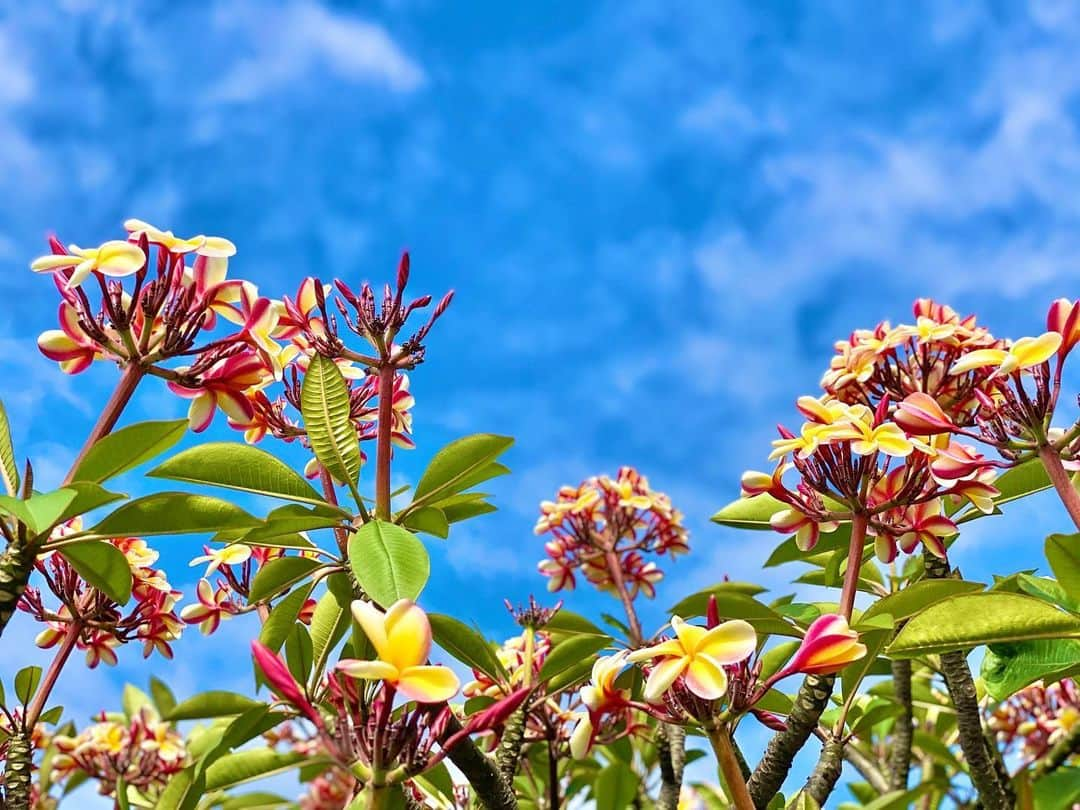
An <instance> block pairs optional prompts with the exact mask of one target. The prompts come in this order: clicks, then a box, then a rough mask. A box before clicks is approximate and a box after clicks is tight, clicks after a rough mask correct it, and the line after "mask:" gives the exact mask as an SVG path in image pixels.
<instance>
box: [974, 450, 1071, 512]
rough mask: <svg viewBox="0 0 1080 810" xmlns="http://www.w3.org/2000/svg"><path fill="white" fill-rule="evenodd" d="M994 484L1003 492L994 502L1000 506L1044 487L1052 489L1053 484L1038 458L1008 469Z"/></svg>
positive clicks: (1040, 490) (1039, 490)
mask: <svg viewBox="0 0 1080 810" xmlns="http://www.w3.org/2000/svg"><path fill="white" fill-rule="evenodd" d="M993 484H994V487H995V488H996V489H997V491H998V492H1000V493H1001V494H1000V495H998V496H997V497H996V498H994V503H995V504H996V505H998V506H1001V504H1003V503H1008V502H1009V501H1015V500H1017V499H1019V498H1023V497H1024V496H1026V495H1033V494H1034V493H1036V492H1042V491H1043V490H1044V489H1050V487H1052V486H1053V484H1052V483H1051V481H1050V476H1049V475H1048V474H1047V472H1046V468H1045V467H1044V466H1043V463H1042V461H1041V460H1040V459H1038V458H1031V459H1028V460H1027V461H1024V462H1022V463H1020V464H1017V465H1016V466H1015V467H1013V468H1011V469H1009V470H1006V471H1005V472H1003V473H1002V474H1001V475H999V476H998V477H997V478H995V479H994V481H993ZM979 514H982V513H981V512H980V513H979Z"/></svg>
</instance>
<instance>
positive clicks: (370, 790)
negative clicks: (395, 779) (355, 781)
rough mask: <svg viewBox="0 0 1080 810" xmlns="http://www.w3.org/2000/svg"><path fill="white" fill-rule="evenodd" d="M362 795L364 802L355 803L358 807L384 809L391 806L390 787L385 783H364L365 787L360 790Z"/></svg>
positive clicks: (369, 809) (370, 809)
mask: <svg viewBox="0 0 1080 810" xmlns="http://www.w3.org/2000/svg"><path fill="white" fill-rule="evenodd" d="M360 796H361V797H362V798H363V802H361V803H360V804H357V805H355V806H356V807H365V808H367V810H384V808H388V807H390V806H391V804H390V789H389V788H387V787H385V786H383V785H376V784H374V783H372V782H368V783H367V784H366V785H364V789H363V790H362V791H360ZM350 806H353V805H350Z"/></svg>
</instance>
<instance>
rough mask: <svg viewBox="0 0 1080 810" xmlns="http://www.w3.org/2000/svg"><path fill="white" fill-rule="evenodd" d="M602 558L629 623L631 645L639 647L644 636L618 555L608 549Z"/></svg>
mask: <svg viewBox="0 0 1080 810" xmlns="http://www.w3.org/2000/svg"><path fill="white" fill-rule="evenodd" d="M604 560H605V561H606V562H607V567H608V573H609V574H611V580H612V582H614V583H615V592H616V593H617V594H618V595H619V599H620V601H622V604H623V609H624V610H625V611H626V620H627V622H629V624H630V641H631V643H632V644H633V646H635V647H640V646H641V644H642V642H643V641H644V640H645V637H644V635H643V634H642V632H641V622H640V621H638V617H637V611H636V610H634V600H633V599H631V598H630V594H629V592H628V591H627V590H626V583H625V582H624V581H623V576H622V566H621V565H620V564H619V555H618V554H616V553H615V551H614V549H608V550H607V551H605V552H604Z"/></svg>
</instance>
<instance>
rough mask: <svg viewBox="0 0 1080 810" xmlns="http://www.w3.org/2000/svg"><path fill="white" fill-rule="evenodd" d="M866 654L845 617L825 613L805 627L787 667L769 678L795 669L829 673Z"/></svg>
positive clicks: (864, 647) (778, 676)
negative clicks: (799, 642)
mask: <svg viewBox="0 0 1080 810" xmlns="http://www.w3.org/2000/svg"><path fill="white" fill-rule="evenodd" d="M865 655H866V645H865V644H861V643H859V634H858V633H856V632H855V631H854V630H852V629H851V628H850V627H848V623H847V619H845V618H844V617H843V616H841V615H839V614H837V613H826V614H824V615H822V616H819V617H818V618H817V619H815V620H814V623H813V624H811V625H810V627H809V628H807V630H806V635H805V636H803V640H802V643H801V644H800V645H799V649H798V650H796V652H795V655H794V656H792V658H791V660H790V661H789V662H788V664H787V666H786V667H784V668H783V669H782V670H781V671H780V672H778V673H777V674H776V675H774V676H773V677H772V678H770V679H769V680H770V682H775V681H778V680H780V679H781V678H785V677H787V676H788V675H791V674H793V673H795V672H801V673H802V674H804V675H831V674H833V673H835V672H839V671H840V670H842V669H843V668H844V667H846V666H847V665H848V664H850V663H852V662H854V661H858V660H859V659H860V658H862V657H863V656H865Z"/></svg>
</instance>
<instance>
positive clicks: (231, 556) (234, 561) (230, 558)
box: [188, 543, 251, 576]
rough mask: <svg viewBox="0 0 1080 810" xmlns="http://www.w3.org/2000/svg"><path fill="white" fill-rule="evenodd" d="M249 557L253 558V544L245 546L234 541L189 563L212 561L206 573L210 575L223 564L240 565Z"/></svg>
mask: <svg viewBox="0 0 1080 810" xmlns="http://www.w3.org/2000/svg"><path fill="white" fill-rule="evenodd" d="M249 559H251V546H245V545H244V544H243V543H233V544H231V545H228V546H225V547H224V548H215V549H211V550H210V551H208V552H207V553H206V554H203V555H202V556H201V557H196V558H195V559H194V560H192V561H191V562H190V563H188V565H192V566H194V565H202V564H203V563H210V564H209V565H208V566H206V574H205V575H204V576H210V575H211V574H212V573H214V572H215V571H217V570H218V569H219V568H220V567H221V566H223V565H240V564H241V563H245V562H247V561H248V560H249Z"/></svg>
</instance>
